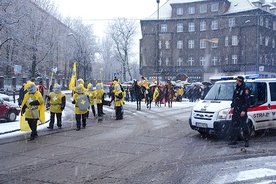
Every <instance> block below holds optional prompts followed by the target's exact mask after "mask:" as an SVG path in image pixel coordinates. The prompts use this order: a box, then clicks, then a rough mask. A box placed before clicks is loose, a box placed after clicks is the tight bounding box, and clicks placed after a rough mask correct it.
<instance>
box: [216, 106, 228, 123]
mask: <svg viewBox="0 0 276 184" xmlns="http://www.w3.org/2000/svg"><path fill="white" fill-rule="evenodd" d="M229 111H230V108H228V109H223V110H221V111H219V112H218V117H217V120H227V119H229V117H230V114H229Z"/></svg>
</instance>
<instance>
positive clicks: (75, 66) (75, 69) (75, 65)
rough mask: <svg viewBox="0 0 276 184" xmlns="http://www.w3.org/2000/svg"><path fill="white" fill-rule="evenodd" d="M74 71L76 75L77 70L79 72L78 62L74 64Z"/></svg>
mask: <svg viewBox="0 0 276 184" xmlns="http://www.w3.org/2000/svg"><path fill="white" fill-rule="evenodd" d="M73 72H75V74H74V75H76V72H77V63H76V62H75V63H74V65H73Z"/></svg>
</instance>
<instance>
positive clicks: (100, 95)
mask: <svg viewBox="0 0 276 184" xmlns="http://www.w3.org/2000/svg"><path fill="white" fill-rule="evenodd" d="M95 92H96V104H97V115H98V117H102V116H103V114H104V112H103V98H104V90H103V88H102V83H98V84H96V91H95Z"/></svg>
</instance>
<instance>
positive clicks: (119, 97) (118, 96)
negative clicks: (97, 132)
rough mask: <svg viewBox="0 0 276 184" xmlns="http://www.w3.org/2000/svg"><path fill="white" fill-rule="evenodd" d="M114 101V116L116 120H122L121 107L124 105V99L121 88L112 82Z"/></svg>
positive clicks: (122, 112) (122, 111)
mask: <svg viewBox="0 0 276 184" xmlns="http://www.w3.org/2000/svg"><path fill="white" fill-rule="evenodd" d="M113 93H114V101H115V114H116V120H120V119H123V114H124V110H123V105H124V98H123V95H124V94H123V92H122V87H121V86H120V84H119V83H117V82H116V81H114V90H113Z"/></svg>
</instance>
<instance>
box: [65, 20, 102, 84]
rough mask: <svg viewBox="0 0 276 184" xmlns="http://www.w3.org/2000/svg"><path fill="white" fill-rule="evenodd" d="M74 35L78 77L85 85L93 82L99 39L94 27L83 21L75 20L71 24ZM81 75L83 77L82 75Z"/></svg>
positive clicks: (71, 34)
mask: <svg viewBox="0 0 276 184" xmlns="http://www.w3.org/2000/svg"><path fill="white" fill-rule="evenodd" d="M71 26H72V29H73V30H74V33H70V34H69V35H68V36H71V37H72V39H73V40H74V43H75V47H74V48H75V49H74V56H73V57H74V60H75V61H76V62H77V76H78V77H81V78H83V79H84V81H85V83H86V84H87V83H88V82H93V80H94V77H93V73H92V71H93V63H94V60H95V53H96V52H98V50H99V48H98V43H97V39H96V37H95V36H94V32H93V27H92V25H84V24H83V23H82V21H81V20H74V22H72V24H71ZM80 74H81V75H80Z"/></svg>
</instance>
